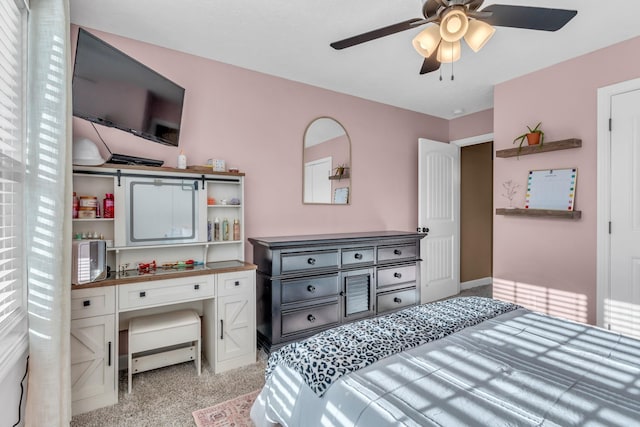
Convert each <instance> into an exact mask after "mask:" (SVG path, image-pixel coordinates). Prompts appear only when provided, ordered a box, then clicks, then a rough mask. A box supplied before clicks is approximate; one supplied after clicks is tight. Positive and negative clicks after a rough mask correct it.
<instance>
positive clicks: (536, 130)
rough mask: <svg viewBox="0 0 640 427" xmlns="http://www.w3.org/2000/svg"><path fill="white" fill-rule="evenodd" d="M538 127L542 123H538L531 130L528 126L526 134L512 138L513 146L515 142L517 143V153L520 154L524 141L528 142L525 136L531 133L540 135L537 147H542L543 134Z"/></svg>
mask: <svg viewBox="0 0 640 427" xmlns="http://www.w3.org/2000/svg"><path fill="white" fill-rule="evenodd" d="M540 125H542V122H539V123H538V124H537V125H536V126H535V127H534V128H533V129H532V128H531V127H530V126H527V130H528V132H526V133H523V134H522V135H520V136H517V137H516V138H514V140H513V143H514V144H515V143H516V142H518V153H520V150H522V144H524V141H525V140H528V138H529V137H528V136H527V135H530V134H533V133H537V134H540V144H539V146H538V147H542V144H543V143H544V132H543V131H542V129H540Z"/></svg>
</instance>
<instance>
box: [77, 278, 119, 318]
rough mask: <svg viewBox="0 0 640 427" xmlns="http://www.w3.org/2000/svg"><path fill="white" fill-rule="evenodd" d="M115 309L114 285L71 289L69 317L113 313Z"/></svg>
mask: <svg viewBox="0 0 640 427" xmlns="http://www.w3.org/2000/svg"><path fill="white" fill-rule="evenodd" d="M115 311H116V287H115V286H103V287H100V288H87V289H72V290H71V319H72V320H75V319H84V318H86V317H94V316H102V315H105V314H114V313H115Z"/></svg>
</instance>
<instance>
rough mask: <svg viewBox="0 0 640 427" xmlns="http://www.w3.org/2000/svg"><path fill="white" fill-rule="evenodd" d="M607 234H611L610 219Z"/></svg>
mask: <svg viewBox="0 0 640 427" xmlns="http://www.w3.org/2000/svg"><path fill="white" fill-rule="evenodd" d="M609 234H611V221H609Z"/></svg>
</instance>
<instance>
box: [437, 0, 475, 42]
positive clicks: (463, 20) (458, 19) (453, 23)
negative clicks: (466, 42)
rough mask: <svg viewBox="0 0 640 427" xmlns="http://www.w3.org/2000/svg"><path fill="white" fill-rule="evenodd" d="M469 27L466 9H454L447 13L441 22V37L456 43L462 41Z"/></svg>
mask: <svg viewBox="0 0 640 427" xmlns="http://www.w3.org/2000/svg"><path fill="white" fill-rule="evenodd" d="M468 27H469V18H467V14H466V13H464V8H460V7H452V8H451V9H449V10H447V11H445V13H444V14H443V16H442V20H441V21H440V36H441V37H442V40H445V41H448V42H455V41H458V40H460V39H461V38H462V37H463V36H464V35H465V33H466V32H467V28H468Z"/></svg>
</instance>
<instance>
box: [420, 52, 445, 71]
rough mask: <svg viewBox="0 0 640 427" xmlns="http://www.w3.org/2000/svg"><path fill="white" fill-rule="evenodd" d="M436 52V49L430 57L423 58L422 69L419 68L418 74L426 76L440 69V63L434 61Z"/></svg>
mask: <svg viewBox="0 0 640 427" xmlns="http://www.w3.org/2000/svg"><path fill="white" fill-rule="evenodd" d="M437 51H438V49H436V51H435V52H433V53H432V54H431V56H430V57H428V58H424V61H423V62H422V68H420V74H427V73H430V72H432V71H435V70H437V69H438V68H440V61H438V60H437V59H436V56H437Z"/></svg>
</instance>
